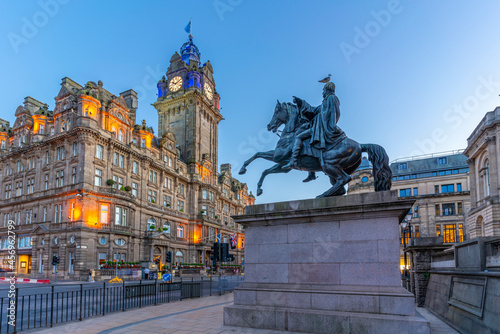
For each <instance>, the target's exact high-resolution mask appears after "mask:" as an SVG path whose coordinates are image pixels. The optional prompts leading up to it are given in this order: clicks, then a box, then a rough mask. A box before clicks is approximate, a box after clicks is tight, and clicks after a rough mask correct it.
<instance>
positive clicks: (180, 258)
mask: <svg viewBox="0 0 500 334" xmlns="http://www.w3.org/2000/svg"><path fill="white" fill-rule="evenodd" d="M175 262H177V263H183V262H184V254H182V252H181V251H177V252H175Z"/></svg>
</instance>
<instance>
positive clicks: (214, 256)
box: [210, 242, 220, 262]
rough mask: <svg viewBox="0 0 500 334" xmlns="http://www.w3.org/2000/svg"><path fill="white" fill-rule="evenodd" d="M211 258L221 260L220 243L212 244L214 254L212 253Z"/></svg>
mask: <svg viewBox="0 0 500 334" xmlns="http://www.w3.org/2000/svg"><path fill="white" fill-rule="evenodd" d="M210 260H212V261H213V262H216V261H219V260H220V259H219V243H217V242H216V243H214V245H213V246H212V255H210Z"/></svg>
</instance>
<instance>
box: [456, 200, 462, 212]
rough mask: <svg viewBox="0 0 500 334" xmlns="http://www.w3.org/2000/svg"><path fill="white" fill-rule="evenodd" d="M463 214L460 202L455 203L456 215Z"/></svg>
mask: <svg viewBox="0 0 500 334" xmlns="http://www.w3.org/2000/svg"><path fill="white" fill-rule="evenodd" d="M461 214H463V212H462V202H458V203H457V215H461Z"/></svg>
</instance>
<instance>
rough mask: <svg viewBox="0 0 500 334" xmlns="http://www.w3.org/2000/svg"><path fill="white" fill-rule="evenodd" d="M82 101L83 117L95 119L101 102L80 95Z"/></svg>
mask: <svg viewBox="0 0 500 334" xmlns="http://www.w3.org/2000/svg"><path fill="white" fill-rule="evenodd" d="M80 97H81V99H82V115H83V116H85V117H92V118H96V117H97V110H99V109H100V108H101V102H99V100H98V99H94V98H93V97H91V96H87V95H81V96H80Z"/></svg>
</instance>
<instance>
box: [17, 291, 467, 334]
mask: <svg viewBox="0 0 500 334" xmlns="http://www.w3.org/2000/svg"><path fill="white" fill-rule="evenodd" d="M232 302H233V294H232V293H229V294H226V295H223V296H221V297H218V296H212V297H203V298H197V299H190V300H184V301H181V302H175V303H170V304H161V305H158V306H149V307H144V308H140V309H133V310H129V311H126V312H118V313H112V314H108V315H106V316H104V317H102V316H101V317H95V318H91V319H87V320H84V321H81V322H72V323H68V324H65V325H60V326H54V327H53V328H48V329H41V330H40V329H38V330H34V331H27V332H26V333H58V334H62V333H71V334H79V333H82V334H94V333H99V334H118V333H127V334H132V333H144V332H150V333H175V334H181V333H186V334H187V333H194V334H198V333H199V334H201V333H204V334H215V333H220V334H229V333H231V334H234V333H262V334H271V333H272V334H284V333H290V332H282V331H271V330H263V329H250V328H237V327H227V326H223V325H222V314H223V308H224V307H225V306H228V305H230V304H232ZM418 311H419V312H420V313H421V314H422V315H423V316H424V317H425V318H426V319H428V320H429V321H430V322H431V333H432V334H452V333H453V334H454V333H458V332H456V331H455V330H453V329H452V328H451V327H449V326H448V325H446V324H445V323H443V322H442V321H441V320H439V319H438V318H436V317H435V316H433V315H432V314H431V313H430V312H429V311H427V310H425V309H422V308H419V309H418Z"/></svg>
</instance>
